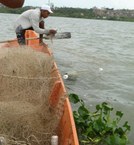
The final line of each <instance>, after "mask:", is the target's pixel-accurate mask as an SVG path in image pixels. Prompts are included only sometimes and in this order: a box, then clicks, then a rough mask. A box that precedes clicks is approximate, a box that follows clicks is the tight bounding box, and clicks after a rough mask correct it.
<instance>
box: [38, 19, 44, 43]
mask: <svg viewBox="0 0 134 145" xmlns="http://www.w3.org/2000/svg"><path fill="white" fill-rule="evenodd" d="M39 27H40V28H42V29H44V28H45V24H44V21H41V22H40V23H39ZM42 42H43V34H40V43H42Z"/></svg>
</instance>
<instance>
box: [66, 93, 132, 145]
mask: <svg viewBox="0 0 134 145" xmlns="http://www.w3.org/2000/svg"><path fill="white" fill-rule="evenodd" d="M69 99H70V102H72V103H73V104H77V103H78V104H79V107H78V110H77V111H73V116H74V120H75V124H76V128H77V132H78V138H79V141H80V144H81V145H126V144H127V143H129V141H128V137H127V133H128V132H129V131H130V126H129V125H128V122H125V123H124V125H123V126H122V127H120V126H119V122H120V120H121V118H122V116H123V113H122V112H121V111H116V115H115V116H116V117H115V118H114V119H113V118H112V117H111V111H113V108H112V107H111V106H110V104H108V103H106V102H103V103H102V104H99V105H96V111H95V112H90V111H89V109H88V108H87V107H86V105H85V103H84V101H83V100H82V99H80V98H79V96H78V95H76V94H70V95H69Z"/></svg>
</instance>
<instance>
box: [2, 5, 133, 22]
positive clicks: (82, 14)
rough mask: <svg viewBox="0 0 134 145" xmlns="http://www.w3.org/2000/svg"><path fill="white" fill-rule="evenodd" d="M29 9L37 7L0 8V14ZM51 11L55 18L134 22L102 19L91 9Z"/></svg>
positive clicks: (120, 19)
mask: <svg viewBox="0 0 134 145" xmlns="http://www.w3.org/2000/svg"><path fill="white" fill-rule="evenodd" d="M31 8H37V7H32V6H24V7H22V8H17V9H12V8H8V7H0V13H12V14H21V13H22V12H24V11H26V10H28V9H31ZM53 11H54V13H53V14H52V16H57V17H72V18H85V19H106V20H118V21H134V18H129V17H120V18H117V17H115V16H113V17H107V18H104V17H103V16H98V15H96V13H95V11H94V9H93V8H91V9H82V8H68V7H55V8H54V10H53Z"/></svg>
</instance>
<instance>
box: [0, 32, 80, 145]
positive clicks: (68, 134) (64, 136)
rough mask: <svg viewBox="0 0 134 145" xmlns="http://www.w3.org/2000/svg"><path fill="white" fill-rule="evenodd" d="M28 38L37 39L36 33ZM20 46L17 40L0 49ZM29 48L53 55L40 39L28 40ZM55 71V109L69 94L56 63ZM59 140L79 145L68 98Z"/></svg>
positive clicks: (52, 100)
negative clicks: (40, 43) (61, 98)
mask: <svg viewBox="0 0 134 145" xmlns="http://www.w3.org/2000/svg"><path fill="white" fill-rule="evenodd" d="M26 37H27V38H35V37H37V35H36V33H35V32H34V31H27V32H26ZM17 46H19V45H18V43H17V40H16V39H15V40H10V41H5V42H3V43H0V48H4V47H9V48H10V47H17ZM27 46H30V47H32V48H33V49H36V50H37V51H41V52H43V53H47V54H49V55H50V56H51V55H52V51H51V50H50V48H48V47H44V46H43V45H39V40H38V39H33V40H30V39H29V40H27ZM54 70H55V71H53V73H52V76H55V77H56V76H58V78H59V79H58V80H56V81H55V83H54V86H53V89H52V92H51V96H50V105H51V106H52V107H55V106H56V105H57V103H58V101H59V99H60V97H61V96H63V95H65V94H67V92H66V89H65V86H64V83H63V80H62V77H61V74H60V72H59V70H58V68H57V65H56V63H55V62H54ZM58 138H59V143H58V144H59V145H79V142H78V137H77V132H76V127H75V122H74V118H73V114H72V109H71V105H70V102H69V99H68V97H66V99H65V102H64V111H63V114H62V117H61V119H60V123H59V126H58Z"/></svg>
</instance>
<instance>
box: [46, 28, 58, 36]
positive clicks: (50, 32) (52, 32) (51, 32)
mask: <svg viewBox="0 0 134 145" xmlns="http://www.w3.org/2000/svg"><path fill="white" fill-rule="evenodd" d="M56 33H57V30H54V29H50V30H49V34H48V35H55V34H56Z"/></svg>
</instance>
